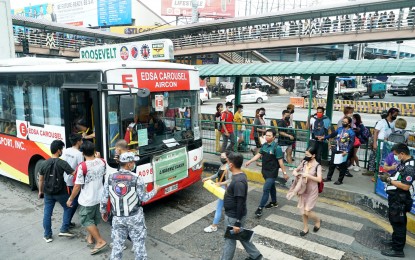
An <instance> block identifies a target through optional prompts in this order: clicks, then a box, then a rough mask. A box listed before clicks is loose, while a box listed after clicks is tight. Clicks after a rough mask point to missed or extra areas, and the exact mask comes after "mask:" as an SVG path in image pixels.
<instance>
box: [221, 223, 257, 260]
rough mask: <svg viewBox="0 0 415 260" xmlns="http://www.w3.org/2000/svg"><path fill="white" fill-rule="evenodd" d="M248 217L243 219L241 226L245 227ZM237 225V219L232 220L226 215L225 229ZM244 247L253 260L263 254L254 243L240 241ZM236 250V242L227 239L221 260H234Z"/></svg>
mask: <svg viewBox="0 0 415 260" xmlns="http://www.w3.org/2000/svg"><path fill="white" fill-rule="evenodd" d="M245 220H246V216H244V217H243V218H242V219H241V226H242V227H243V226H244V223H245ZM235 223H236V218H231V217H228V216H226V215H225V229H226V227H227V226H233V225H235ZM240 242H241V244H242V246H243V247H244V248H245V251H246V252H247V253H248V255H249V257H250V258H252V259H255V258H257V257H258V256H259V255H260V254H261V253H260V252H259V251H258V249H257V248H256V247H255V245H254V244H253V243H252V242H246V241H240ZM235 249H236V240H234V239H229V238H225V244H224V247H223V253H222V256H221V258H220V259H221V260H232V259H233V256H234V255H235Z"/></svg>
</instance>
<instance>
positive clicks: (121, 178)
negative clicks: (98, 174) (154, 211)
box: [101, 152, 160, 260]
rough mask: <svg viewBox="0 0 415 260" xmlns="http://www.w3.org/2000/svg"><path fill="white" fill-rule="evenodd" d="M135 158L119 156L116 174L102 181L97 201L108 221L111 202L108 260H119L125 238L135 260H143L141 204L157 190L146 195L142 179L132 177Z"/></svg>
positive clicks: (126, 155)
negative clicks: (110, 243)
mask: <svg viewBox="0 0 415 260" xmlns="http://www.w3.org/2000/svg"><path fill="white" fill-rule="evenodd" d="M134 157H135V154H134V153H131V152H127V153H123V154H121V155H120V156H119V163H120V166H121V169H120V171H118V172H116V173H112V174H110V175H109V176H108V179H106V180H105V184H104V192H103V195H102V200H101V214H102V219H103V220H104V221H107V220H108V214H107V211H106V209H107V203H108V197H110V200H111V212H112V215H113V219H112V233H111V238H112V240H113V247H112V253H111V258H110V259H117V260H118V259H122V251H123V246H124V242H125V239H126V238H127V235H129V236H130V238H131V240H132V242H133V244H134V248H135V259H136V260H138V259H140V260H143V259H147V252H146V248H145V239H146V236H147V231H146V226H145V222H144V213H143V208H142V207H141V202H146V201H148V200H150V199H151V198H153V197H154V196H155V195H156V194H157V192H158V191H159V190H160V187H158V186H157V185H154V189H153V190H152V191H151V192H148V193H147V192H146V186H145V184H144V181H143V179H142V178H141V177H140V176H138V175H137V174H135V173H134V172H133V171H134V169H135V161H134Z"/></svg>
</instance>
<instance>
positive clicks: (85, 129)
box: [63, 85, 102, 154]
mask: <svg viewBox="0 0 415 260" xmlns="http://www.w3.org/2000/svg"><path fill="white" fill-rule="evenodd" d="M91 88H94V89H90V88H89V87H88V86H85V85H83V86H82V89H81V88H80V87H78V88H76V87H73V86H72V87H69V86H64V89H63V100H64V101H63V102H64V109H65V113H64V118H65V122H66V123H65V133H66V139H67V140H66V143H67V146H70V145H71V144H70V141H69V136H70V135H71V134H72V133H78V134H82V135H83V136H84V141H86V140H87V141H91V142H94V143H95V147H96V150H97V151H99V152H101V154H102V138H100V136H102V131H101V127H100V125H101V117H100V100H99V92H98V91H97V86H96V85H93V86H91Z"/></svg>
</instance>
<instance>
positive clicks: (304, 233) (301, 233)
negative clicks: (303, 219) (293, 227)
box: [300, 231, 308, 237]
mask: <svg viewBox="0 0 415 260" xmlns="http://www.w3.org/2000/svg"><path fill="white" fill-rule="evenodd" d="M307 234H308V231H307V232H304V231H301V232H300V236H302V237H303V236H305V235H307Z"/></svg>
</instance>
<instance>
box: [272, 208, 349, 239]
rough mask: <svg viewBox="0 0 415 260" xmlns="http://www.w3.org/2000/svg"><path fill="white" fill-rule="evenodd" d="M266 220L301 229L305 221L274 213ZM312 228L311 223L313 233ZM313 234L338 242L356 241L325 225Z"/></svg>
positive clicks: (310, 227) (310, 226)
mask: <svg viewBox="0 0 415 260" xmlns="http://www.w3.org/2000/svg"><path fill="white" fill-rule="evenodd" d="M298 219H301V217H300V216H299V217H298ZM266 220H268V221H271V222H274V223H277V224H280V225H284V226H287V227H291V228H295V229H298V230H299V231H300V230H303V222H300V221H295V220H293V219H289V218H285V217H281V216H278V215H274V214H272V215H270V216H268V217H267V218H266ZM323 224H324V221H323ZM312 229H313V227H312V225H311V224H309V230H310V234H311V230H312ZM313 235H316V236H320V237H323V238H328V239H331V240H334V241H336V242H340V243H344V244H347V245H351V244H352V243H353V241H354V237H351V236H348V235H345V234H341V233H339V232H335V231H331V230H328V229H326V228H324V227H323V226H322V227H321V228H320V230H319V231H318V232H316V233H313Z"/></svg>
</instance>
